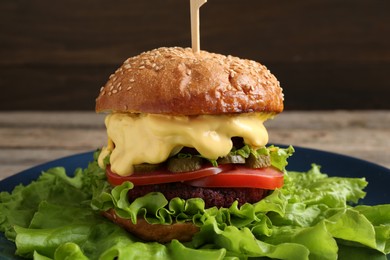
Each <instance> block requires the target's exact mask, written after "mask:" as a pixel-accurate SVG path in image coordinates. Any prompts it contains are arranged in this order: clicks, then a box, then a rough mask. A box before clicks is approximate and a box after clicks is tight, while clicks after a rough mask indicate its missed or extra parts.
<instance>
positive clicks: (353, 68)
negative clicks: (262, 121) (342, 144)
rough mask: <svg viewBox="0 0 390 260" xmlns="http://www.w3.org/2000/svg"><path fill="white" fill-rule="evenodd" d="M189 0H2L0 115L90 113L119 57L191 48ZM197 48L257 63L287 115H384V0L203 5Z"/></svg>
mask: <svg viewBox="0 0 390 260" xmlns="http://www.w3.org/2000/svg"><path fill="white" fill-rule="evenodd" d="M189 14H190V10H189V0H142V1H141V0H138V1H130V0H117V1H110V0H82V1H80V0H67V1H51V0H1V1H0V66H1V68H0V89H1V90H2V91H1V94H0V110H94V102H95V97H96V96H97V94H98V92H99V89H100V87H101V86H102V85H103V84H104V83H105V81H106V80H107V78H108V76H109V75H110V73H111V72H113V71H114V70H115V69H116V68H117V67H118V66H119V65H120V64H121V63H122V62H123V61H124V60H125V59H126V58H127V57H130V56H134V55H136V54H138V53H140V52H143V51H146V50H149V49H152V48H157V47H160V46H182V47H190V45H191V35H190V16H189ZM200 16H201V49H204V50H208V51H211V52H217V53H222V54H231V55H234V56H240V57H243V58H248V59H254V60H257V61H260V62H261V63H263V64H265V65H266V66H267V67H268V68H269V69H270V70H271V71H272V72H273V73H274V74H275V75H276V76H277V78H278V79H279V81H280V82H281V84H282V87H283V88H284V92H285V96H286V101H285V106H286V108H285V109H286V110H303V109H305V110H306V109H312V110H314V109H318V110H327V109H390V101H389V97H390V80H389V78H390V1H389V0H296V1H291V0H239V1H238V0H208V3H206V4H205V5H204V6H203V7H202V8H201V11H200Z"/></svg>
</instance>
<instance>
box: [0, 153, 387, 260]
mask: <svg viewBox="0 0 390 260" xmlns="http://www.w3.org/2000/svg"><path fill="white" fill-rule="evenodd" d="M274 152H275V153H276V154H281V156H282V157H285V158H287V157H288V155H289V154H290V152H291V151H290V152H289V151H288V149H287V150H279V149H276V150H275V151H274ZM280 161H281V162H282V163H281V164H285V163H286V162H284V160H280ZM366 185H367V182H366V181H365V180H364V179H362V178H339V177H328V176H327V175H326V174H324V173H322V172H321V170H320V167H319V166H317V165H312V169H311V170H310V171H308V172H306V173H301V172H292V171H290V172H286V178H285V185H284V187H283V188H281V189H277V190H275V191H273V192H272V193H271V194H270V195H269V196H267V197H266V198H264V199H263V200H261V201H259V202H257V203H254V204H244V205H242V206H241V207H239V206H238V204H237V202H236V203H233V204H232V205H231V207H229V208H216V207H213V208H205V205H204V201H203V200H201V199H197V198H194V199H189V200H182V199H180V198H175V199H172V200H170V201H168V200H167V199H166V198H165V197H164V195H163V194H161V193H150V194H148V195H146V196H144V197H141V198H138V199H136V200H135V201H128V199H127V196H126V194H127V192H128V191H129V190H131V189H132V188H133V185H132V184H131V183H129V182H125V183H123V184H122V185H119V186H117V187H115V188H111V187H110V185H109V184H108V183H107V182H106V180H105V177H104V172H103V170H101V169H100V168H99V167H98V166H97V163H96V161H95V162H92V163H90V164H89V166H88V168H87V169H84V170H82V169H78V170H76V172H75V174H74V177H68V176H67V175H66V172H65V170H64V169H63V168H60V167H58V168H53V169H50V170H49V171H47V172H45V173H43V174H42V175H41V177H40V178H39V179H38V180H37V181H35V182H32V183H31V184H29V185H27V186H18V187H16V188H15V189H14V191H13V192H12V193H6V192H2V193H0V229H1V231H2V232H4V233H5V235H6V237H7V238H8V239H10V240H12V241H14V242H15V244H16V252H15V253H16V254H17V255H20V256H23V257H28V258H34V259H45V260H47V259H82V260H84V259H110V260H111V259H137V258H142V259H202V258H203V259H248V258H252V257H254V258H258V257H268V258H276V259H298V260H299V259H302V260H303V259H337V258H339V259H346V258H347V257H349V258H352V259H355V258H354V257H356V252H360V254H361V255H365V256H375V257H376V258H375V259H386V256H385V254H388V253H390V205H378V206H362V205H359V206H355V207H354V206H352V205H353V204H354V203H356V202H358V201H359V199H361V198H363V197H364V196H365V192H364V191H363V189H364V188H365V187H366ZM109 208H114V209H115V211H116V212H117V214H118V215H120V216H121V217H124V218H128V219H131V220H132V221H133V222H136V220H137V217H139V216H143V217H144V218H145V219H146V220H147V221H148V222H150V223H162V224H170V223H173V222H184V221H191V222H193V223H194V224H196V225H198V226H199V227H200V231H199V232H198V233H197V234H196V235H195V236H194V238H193V240H192V241H191V242H187V243H180V242H179V241H176V240H173V241H172V242H170V243H168V244H164V245H163V244H159V243H145V242H144V241H141V240H139V239H138V238H136V237H134V236H132V235H131V234H129V233H127V232H126V231H124V230H123V229H122V228H120V227H119V226H117V225H115V224H113V223H111V222H110V221H108V220H107V219H105V218H104V217H102V216H101V215H100V214H99V211H100V210H107V209H109ZM383 257H384V258H383Z"/></svg>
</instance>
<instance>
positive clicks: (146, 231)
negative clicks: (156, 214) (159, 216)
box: [102, 209, 199, 243]
mask: <svg viewBox="0 0 390 260" xmlns="http://www.w3.org/2000/svg"><path fill="white" fill-rule="evenodd" d="M102 215H103V216H105V217H106V218H108V219H110V220H111V221H112V222H114V223H116V224H118V225H120V226H122V227H123V228H124V229H126V230H127V231H129V232H130V233H132V234H134V235H135V236H137V237H138V238H141V239H142V240H145V241H156V242H159V243H168V242H171V241H172V240H173V239H177V240H179V241H181V242H188V241H191V240H192V237H193V236H194V235H195V233H197V232H199V227H197V226H195V225H194V224H193V223H189V222H184V223H179V222H176V223H173V224H170V225H164V224H149V223H148V222H146V220H145V219H143V218H138V219H137V224H134V223H133V222H132V221H131V220H130V219H124V218H121V217H118V215H117V214H116V213H115V210H114V209H109V210H107V211H104V212H102Z"/></svg>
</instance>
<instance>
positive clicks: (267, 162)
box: [245, 153, 271, 168]
mask: <svg viewBox="0 0 390 260" xmlns="http://www.w3.org/2000/svg"><path fill="white" fill-rule="evenodd" d="M245 166H246V167H248V168H265V167H269V166H271V157H270V156H269V155H257V156H255V155H254V154H252V153H251V154H250V155H249V157H248V158H247V159H246V161H245Z"/></svg>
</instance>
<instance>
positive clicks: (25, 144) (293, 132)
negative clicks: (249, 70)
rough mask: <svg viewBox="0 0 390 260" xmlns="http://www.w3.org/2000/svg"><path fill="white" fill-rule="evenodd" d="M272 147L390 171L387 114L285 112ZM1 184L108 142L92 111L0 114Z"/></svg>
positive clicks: (276, 123)
mask: <svg viewBox="0 0 390 260" xmlns="http://www.w3.org/2000/svg"><path fill="white" fill-rule="evenodd" d="M266 127H267V129H268V133H269V136H270V142H271V143H279V144H292V145H296V146H303V147H309V148H315V149H320V150H325V151H331V152H336V153H341V154H345V155H350V156H354V157H357V158H361V159H364V160H368V161H371V162H374V163H377V164H380V165H382V166H385V167H388V168H390V150H389V147H390V111H353V112H352V111H312V112H302V111H286V112H283V113H282V114H280V115H278V116H277V117H276V118H275V119H273V120H270V121H267V122H266ZM0 136H1V142H0V179H1V178H5V177H7V176H10V175H12V174H15V173H17V172H19V171H21V170H24V169H26V168H29V167H32V166H34V165H37V164H40V163H44V162H48V161H50V160H53V159H57V158H59V157H63V156H68V155H72V154H76V153H81V152H86V151H92V150H95V149H97V148H100V147H101V146H103V145H104V144H105V143H106V133H105V127H104V115H97V114H95V113H94V112H85V111H84V112H0Z"/></svg>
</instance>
